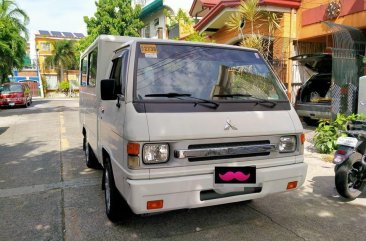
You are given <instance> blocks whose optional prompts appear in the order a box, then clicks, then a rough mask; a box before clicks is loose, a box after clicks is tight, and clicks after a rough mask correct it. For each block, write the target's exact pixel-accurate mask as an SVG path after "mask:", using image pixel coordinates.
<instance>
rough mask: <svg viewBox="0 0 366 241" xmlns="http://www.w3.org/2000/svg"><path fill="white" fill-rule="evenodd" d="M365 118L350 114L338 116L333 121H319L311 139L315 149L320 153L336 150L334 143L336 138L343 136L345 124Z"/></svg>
mask: <svg viewBox="0 0 366 241" xmlns="http://www.w3.org/2000/svg"><path fill="white" fill-rule="evenodd" d="M365 118H366V117H365V116H364V115H362V114H352V115H350V116H345V115H343V114H338V115H337V118H336V119H335V120H334V121H329V120H321V121H320V122H319V126H318V127H317V128H316V129H315V136H314V138H313V141H314V146H315V148H316V149H317V151H318V152H320V153H324V154H329V153H331V152H332V151H334V150H335V149H336V148H337V145H336V141H337V139H338V137H340V136H342V135H345V134H344V133H342V131H345V130H346V125H347V122H348V121H353V120H360V119H365Z"/></svg>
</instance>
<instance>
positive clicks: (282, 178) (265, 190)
mask: <svg viewBox="0 0 366 241" xmlns="http://www.w3.org/2000/svg"><path fill="white" fill-rule="evenodd" d="M306 172H307V164H305V163H296V164H291V165H285V166H277V167H268V168H260V169H257V183H256V184H252V185H246V186H241V187H238V186H235V185H231V186H214V175H213V174H202V175H192V176H183V177H169V178H158V179H150V180H130V179H127V183H128V185H126V186H127V187H128V189H127V190H126V193H125V194H126V196H125V199H126V200H127V202H128V204H129V206H130V207H131V209H132V210H133V212H134V213H136V214H144V213H153V212H162V211H169V210H176V209H186V208H198V207H205V206H213V205H219V204H225V203H233V202H241V201H245V200H250V199H256V198H261V197H264V196H266V195H268V194H272V193H279V192H284V191H286V190H287V185H288V183H289V182H293V181H297V182H298V184H297V188H298V187H300V186H301V185H302V184H303V183H304V181H305V177H306ZM246 189H250V190H253V189H256V190H259V191H257V192H253V193H246V194H239V195H231V196H230V193H232V192H240V191H241V192H243V191H244V192H245V191H246ZM207 191H212V193H217V195H216V197H217V198H213V199H210V200H202V193H203V192H207ZM228 193H229V196H228V195H227V194H228ZM225 194H226V195H225ZM220 195H222V196H220ZM154 200H163V202H164V205H163V208H161V209H155V210H148V209H147V202H148V201H154Z"/></svg>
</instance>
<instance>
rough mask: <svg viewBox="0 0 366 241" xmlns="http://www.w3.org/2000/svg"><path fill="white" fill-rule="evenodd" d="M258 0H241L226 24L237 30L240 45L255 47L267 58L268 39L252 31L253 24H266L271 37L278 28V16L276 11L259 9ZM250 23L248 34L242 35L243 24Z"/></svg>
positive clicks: (258, 25) (259, 25) (230, 28)
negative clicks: (236, 10)
mask: <svg viewBox="0 0 366 241" xmlns="http://www.w3.org/2000/svg"><path fill="white" fill-rule="evenodd" d="M258 3H259V0H246V1H241V3H240V6H239V9H238V12H235V13H233V14H232V15H231V16H230V17H229V19H228V21H227V22H226V26H227V28H228V30H229V31H237V32H238V34H239V36H240V37H241V39H242V42H241V44H240V45H241V46H244V47H250V48H256V49H258V51H259V52H260V53H262V55H263V56H264V57H265V58H266V59H268V58H269V55H270V45H271V42H270V41H269V40H265V39H264V38H263V35H261V34H260V33H255V32H254V25H256V26H257V27H261V26H262V25H263V24H266V25H267V26H268V28H267V30H268V32H267V33H266V34H267V36H269V37H272V36H273V34H274V32H275V31H276V30H277V29H279V28H280V25H279V22H280V20H281V19H280V18H279V16H278V15H277V14H276V13H273V12H269V11H266V10H261V9H260V8H259V7H258ZM246 23H249V24H250V30H251V31H250V34H249V35H246V36H245V35H244V32H243V29H244V27H245V24H246Z"/></svg>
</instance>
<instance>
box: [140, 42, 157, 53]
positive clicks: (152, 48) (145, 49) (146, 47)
mask: <svg viewBox="0 0 366 241" xmlns="http://www.w3.org/2000/svg"><path fill="white" fill-rule="evenodd" d="M140 48H141V53H143V54H157V53H158V51H157V49H156V45H155V44H141V45H140Z"/></svg>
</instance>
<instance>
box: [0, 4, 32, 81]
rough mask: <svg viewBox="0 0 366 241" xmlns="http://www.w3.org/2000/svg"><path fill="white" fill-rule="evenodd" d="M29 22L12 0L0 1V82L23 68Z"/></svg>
mask: <svg viewBox="0 0 366 241" xmlns="http://www.w3.org/2000/svg"><path fill="white" fill-rule="evenodd" d="M28 22H29V18H28V16H27V14H26V13H25V12H24V11H23V10H22V9H20V8H19V7H18V6H17V4H16V3H15V2H14V1H12V0H0V70H1V73H0V82H4V81H7V80H8V76H9V75H11V74H12V70H13V69H14V68H17V69H21V68H22V67H23V57H24V56H25V54H26V53H25V49H26V46H27V38H28V32H27V28H26V25H27V24H28Z"/></svg>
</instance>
